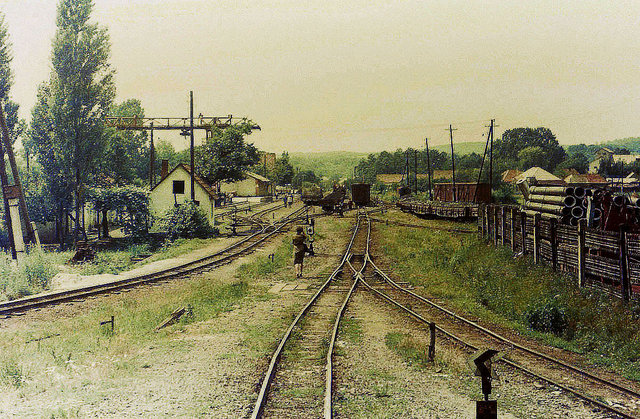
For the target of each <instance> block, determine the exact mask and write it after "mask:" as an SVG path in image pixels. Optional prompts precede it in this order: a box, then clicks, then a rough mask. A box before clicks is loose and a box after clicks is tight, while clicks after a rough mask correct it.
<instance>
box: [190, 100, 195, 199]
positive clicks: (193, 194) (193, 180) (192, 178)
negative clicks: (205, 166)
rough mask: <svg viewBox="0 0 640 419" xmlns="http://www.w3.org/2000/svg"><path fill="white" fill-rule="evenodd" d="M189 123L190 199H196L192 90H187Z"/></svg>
mask: <svg viewBox="0 0 640 419" xmlns="http://www.w3.org/2000/svg"><path fill="white" fill-rule="evenodd" d="M189 123H190V129H189V130H190V134H191V150H190V151H191V201H193V202H195V201H196V190H195V183H196V168H195V164H194V156H193V148H194V140H193V90H192V91H190V92H189Z"/></svg>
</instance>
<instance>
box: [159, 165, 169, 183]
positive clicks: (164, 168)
mask: <svg viewBox="0 0 640 419" xmlns="http://www.w3.org/2000/svg"><path fill="white" fill-rule="evenodd" d="M167 175H169V160H162V168H161V169H160V180H161V181H162V180H164V178H166V177H167Z"/></svg>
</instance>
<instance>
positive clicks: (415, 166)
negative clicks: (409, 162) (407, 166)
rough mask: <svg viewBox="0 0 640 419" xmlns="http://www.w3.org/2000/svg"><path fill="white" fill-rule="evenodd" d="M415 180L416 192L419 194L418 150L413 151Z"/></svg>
mask: <svg viewBox="0 0 640 419" xmlns="http://www.w3.org/2000/svg"><path fill="white" fill-rule="evenodd" d="M413 180H414V182H415V183H414V184H413V187H414V192H415V194H416V195H417V194H418V150H413Z"/></svg>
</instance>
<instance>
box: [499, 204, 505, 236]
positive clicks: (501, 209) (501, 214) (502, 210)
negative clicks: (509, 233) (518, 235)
mask: <svg viewBox="0 0 640 419" xmlns="http://www.w3.org/2000/svg"><path fill="white" fill-rule="evenodd" d="M504 214H505V211H504V205H503V206H501V207H500V220H501V221H500V224H501V228H502V230H501V232H500V244H502V245H503V246H504V236H505V234H504V230H505V227H506V222H505V221H506V220H505V219H504Z"/></svg>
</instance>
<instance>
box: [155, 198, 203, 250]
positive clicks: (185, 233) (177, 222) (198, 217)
mask: <svg viewBox="0 0 640 419" xmlns="http://www.w3.org/2000/svg"><path fill="white" fill-rule="evenodd" d="M160 228H161V230H163V231H166V233H167V237H168V238H169V239H170V240H175V239H177V238H179V237H185V238H194V237H196V238H201V239H204V238H207V237H211V236H213V234H214V230H213V228H212V227H211V224H209V221H208V220H207V215H206V214H205V213H204V211H202V210H201V209H200V208H198V207H197V206H196V205H195V204H194V203H193V202H190V201H189V202H185V203H184V204H180V205H178V206H176V207H174V208H173V209H171V210H169V211H167V213H166V214H165V216H164V217H163V218H162V220H161V221H160Z"/></svg>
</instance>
